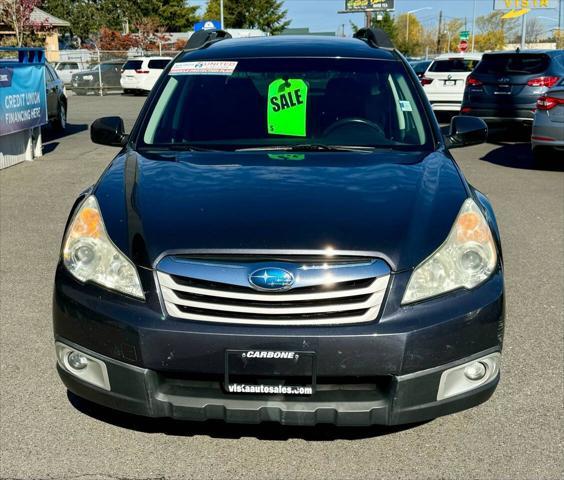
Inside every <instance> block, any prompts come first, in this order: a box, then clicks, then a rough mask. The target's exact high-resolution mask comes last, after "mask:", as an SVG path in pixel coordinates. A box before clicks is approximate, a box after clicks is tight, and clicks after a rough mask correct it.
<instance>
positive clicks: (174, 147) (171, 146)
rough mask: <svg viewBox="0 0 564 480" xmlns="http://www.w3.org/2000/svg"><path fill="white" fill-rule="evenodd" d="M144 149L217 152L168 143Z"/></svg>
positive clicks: (184, 144) (147, 146) (186, 144)
mask: <svg viewBox="0 0 564 480" xmlns="http://www.w3.org/2000/svg"><path fill="white" fill-rule="evenodd" d="M143 148H144V149H147V150H169V151H174V152H217V151H218V150H214V149H213V148H205V147H198V146H195V145H190V144H189V143H166V144H162V143H161V144H158V145H145V146H143Z"/></svg>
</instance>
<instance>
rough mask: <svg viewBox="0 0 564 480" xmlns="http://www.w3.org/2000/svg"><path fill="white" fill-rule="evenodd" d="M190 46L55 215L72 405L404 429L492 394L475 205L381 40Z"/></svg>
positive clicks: (490, 224) (495, 255) (101, 128)
mask: <svg viewBox="0 0 564 480" xmlns="http://www.w3.org/2000/svg"><path fill="white" fill-rule="evenodd" d="M227 37H228V34H226V33H225V32H222V31H203V30H202V33H197V34H194V35H193V36H192V38H191V40H190V43H189V44H188V50H186V51H185V52H183V53H181V54H179V55H178V56H177V57H176V58H175V59H174V60H173V61H172V62H171V64H170V65H169V66H167V68H166V69H165V70H164V72H163V74H162V75H161V77H160V79H159V80H158V82H157V84H156V85H155V87H154V88H153V90H152V92H151V94H150V95H149V97H148V99H147V101H146V103H145V105H144V107H143V109H142V111H141V113H140V115H139V118H138V120H137V122H136V124H135V126H134V128H133V130H132V131H131V133H130V134H129V135H128V134H126V133H125V132H124V128H123V121H122V120H121V119H120V118H118V117H106V118H102V119H98V120H97V121H96V122H94V124H93V125H92V127H91V137H92V140H93V141H94V142H97V143H100V144H104V145H114V146H117V147H120V148H121V150H120V152H119V153H118V154H117V156H116V157H115V158H114V159H113V161H112V162H111V163H110V165H109V166H108V168H107V169H106V171H105V172H104V173H103V174H102V176H101V177H100V179H99V180H98V181H97V182H96V184H95V185H93V186H91V187H90V188H88V189H87V190H85V191H84V192H83V193H82V195H80V197H79V198H78V199H77V201H76V203H75V205H74V207H73V208H72V211H71V213H70V216H69V220H68V224H67V227H66V233H65V235H64V239H63V245H62V250H61V258H60V262H59V264H58V267H57V273H56V278H55V291H54V305H53V318H54V333H55V348H56V352H57V359H58V367H57V368H58V371H59V374H60V376H61V378H62V380H63V382H64V383H65V385H66V386H67V388H68V389H69V390H71V391H72V392H74V393H75V394H76V395H78V396H80V397H84V398H86V399H89V400H91V401H93V402H96V403H99V404H102V405H106V406H109V407H111V408H115V409H118V410H123V411H126V412H130V413H135V414H140V415H146V416H152V417H175V418H182V419H190V420H205V419H224V420H226V421H230V422H262V421H276V422H281V423H284V424H296V425H306V424H316V423H335V424H341V425H345V424H347V425H368V424H376V423H378V424H398V423H407V422H417V421H421V420H424V419H429V418H433V417H437V416H439V415H445V414H448V413H452V412H456V411H458V410H462V409H465V408H469V407H472V406H475V405H478V404H479V403H481V402H484V401H485V400H487V399H488V398H489V397H490V396H491V395H492V393H493V392H494V390H495V388H496V385H497V383H498V381H499V366H500V359H501V344H502V337H503V329H504V286H503V285H504V283H503V263H502V257H501V247H500V242H499V233H498V229H497V225H496V220H495V216H494V213H493V210H492V207H491V205H490V202H489V201H488V199H487V198H486V197H485V196H484V195H483V194H481V193H480V192H478V191H477V190H476V189H474V188H473V187H472V186H471V185H470V184H469V183H468V182H467V181H466V179H465V178H464V175H463V174H462V172H461V171H460V169H459V168H458V166H457V165H456V163H455V162H454V160H453V159H452V157H451V155H450V153H449V151H448V148H454V147H460V146H464V145H472V144H476V143H480V142H482V141H484V139H485V137H486V135H487V128H486V126H485V124H484V122H483V121H482V120H480V119H478V118H473V117H454V118H453V120H452V123H451V128H450V133H449V134H448V135H446V136H445V137H443V136H442V134H441V131H440V128H439V125H438V124H437V122H436V120H435V117H434V115H433V112H432V110H431V107H430V105H429V103H428V102H427V100H426V99H425V94H424V92H423V90H422V88H421V86H420V84H419V81H418V79H417V76H416V75H415V73H414V72H413V70H412V69H411V67H410V66H409V65H408V64H407V62H406V60H405V59H404V58H403V57H402V56H401V55H400V54H399V53H398V52H397V51H395V50H394V49H393V48H389V47H390V46H391V45H390V44H389V43H388V41H386V39H385V38H383V37H382V35H381V33H380V32H374V31H372V30H361V31H360V32H358V34H357V38H354V39H341V38H339V39H335V38H325V37H283V36H282V37H268V38H255V39H238V40H235V39H228V38H227Z"/></svg>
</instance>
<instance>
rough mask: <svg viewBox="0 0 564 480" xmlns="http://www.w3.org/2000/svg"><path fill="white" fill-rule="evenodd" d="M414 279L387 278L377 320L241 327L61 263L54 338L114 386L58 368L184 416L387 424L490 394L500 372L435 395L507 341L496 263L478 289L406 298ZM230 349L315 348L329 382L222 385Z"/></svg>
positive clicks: (73, 382)
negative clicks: (304, 392)
mask: <svg viewBox="0 0 564 480" xmlns="http://www.w3.org/2000/svg"><path fill="white" fill-rule="evenodd" d="M140 276H141V277H142V282H143V284H144V285H147V284H148V283H149V282H150V281H151V279H153V276H152V274H151V273H150V272H140ZM143 277H144V278H143ZM408 279H409V272H405V273H401V274H395V275H392V279H391V281H390V288H389V291H388V294H387V299H386V300H385V304H384V310H383V312H382V314H381V316H380V318H379V319H377V320H376V321H374V322H371V323H366V324H358V325H342V326H323V327H304V326H300V327H288V326H286V327H274V326H250V325H244V326H243V325H224V324H208V323H206V322H192V321H187V320H179V319H175V318H172V317H168V316H166V315H163V311H162V308H161V306H160V303H159V300H158V297H157V295H156V293H151V292H152V291H153V289H150V290H149V293H148V294H147V302H146V303H144V302H139V301H136V300H133V299H128V298H127V297H124V296H122V295H118V294H115V293H112V292H109V291H106V290H103V289H101V288H100V287H97V286H95V285H88V284H86V285H82V284H80V283H78V282H77V281H76V280H74V279H73V278H72V277H71V276H70V275H69V274H68V273H67V272H66V270H65V269H64V268H62V267H59V268H58V270H57V277H56V282H55V292H54V331H55V339H56V340H57V341H59V342H62V343H64V344H66V345H69V346H71V347H73V348H76V349H77V350H79V351H82V352H85V353H87V354H89V355H91V356H93V357H95V358H98V359H101V360H102V361H104V363H105V364H106V365H107V369H108V376H109V381H110V385H111V390H109V391H107V390H104V389H100V388H98V387H95V386H92V385H89V384H88V383H86V382H84V381H82V380H80V379H79V378H77V377H76V376H74V375H72V374H70V373H69V371H68V370H66V369H64V368H61V366H60V365H59V373H60V375H61V378H62V379H63V381H64V383H65V385H66V386H67V388H68V389H69V390H71V391H72V392H74V393H75V394H77V395H78V396H81V397H84V398H86V399H89V400H91V401H93V402H95V403H99V404H102V405H106V406H108V407H111V408H115V409H118V410H123V411H126V412H130V413H134V414H139V415H146V416H151V417H174V418H182V419H188V420H206V419H224V420H226V421H228V422H251V423H256V422H261V421H269V420H272V421H277V422H280V423H283V424H296V425H306V424H308V425H313V424H316V423H334V424H339V425H369V424H388V425H392V424H400V423H409V422H417V421H423V420H426V419H430V418H434V417H437V416H440V415H446V414H449V413H453V412H456V411H459V410H463V409H466V408H470V407H472V406H475V405H477V404H479V403H482V402H484V401H486V400H487V399H488V398H489V397H490V396H491V395H492V393H493V391H494V390H495V387H496V385H497V382H498V380H499V376H496V377H495V378H493V379H492V380H491V381H490V382H488V383H487V384H484V385H482V386H480V387H478V388H476V389H473V390H472V391H470V392H467V393H463V394H460V395H457V396H455V397H452V398H448V399H445V400H440V401H437V392H438V388H439V382H440V378H441V374H442V372H443V371H445V370H446V369H449V368H452V367H453V366H455V365H460V364H462V363H465V362H467V361H470V360H472V359H475V358H478V357H481V356H483V355H486V354H488V353H491V352H497V351H500V350H501V343H502V337H503V328H504V293H503V276H502V271H501V267H500V269H499V270H498V271H497V272H496V273H495V274H494V275H493V276H492V277H491V278H490V279H489V280H488V281H486V282H485V283H484V284H482V285H481V286H479V287H477V288H476V289H474V290H472V291H459V292H453V293H451V294H449V295H445V296H443V297H442V298H436V299H433V300H429V301H426V302H421V303H420V304H415V305H411V306H404V307H402V306H401V305H400V302H401V297H402V295H403V291H404V289H405V285H406V284H407V281H408ZM154 291H156V288H155V289H154ZM227 349H241V350H289V351H304V350H308V351H314V352H315V354H316V358H317V384H318V386H320V385H321V386H323V388H321V389H320V390H319V389H318V391H316V393H314V394H313V395H312V396H310V397H289V396H272V395H269V396H252V395H248V394H241V395H237V394H227V393H225V392H224V390H223V386H222V378H223V376H224V373H225V351H226V350H227ZM359 384H360V385H362V387H361V388H360V389H358V388H357V387H354V385H359Z"/></svg>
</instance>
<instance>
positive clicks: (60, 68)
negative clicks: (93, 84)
mask: <svg viewBox="0 0 564 480" xmlns="http://www.w3.org/2000/svg"><path fill="white" fill-rule="evenodd" d="M87 68H88V64H87V63H86V62H82V61H74V60H65V61H61V62H57V63H55V65H54V69H55V71H56V72H57V75H59V78H60V79H61V80H62V81H63V82H64V84H65V85H70V84H71V80H72V76H73V74H75V73H78V72H82V71H84V70H86V69H87Z"/></svg>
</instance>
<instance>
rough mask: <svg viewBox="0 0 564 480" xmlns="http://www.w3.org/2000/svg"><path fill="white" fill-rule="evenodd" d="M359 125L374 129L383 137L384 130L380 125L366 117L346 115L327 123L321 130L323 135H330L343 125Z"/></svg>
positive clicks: (384, 134)
mask: <svg viewBox="0 0 564 480" xmlns="http://www.w3.org/2000/svg"><path fill="white" fill-rule="evenodd" d="M355 125H356V126H359V127H362V126H364V127H369V128H371V129H372V130H376V132H378V134H379V135H381V136H383V137H385V136H386V133H385V132H384V130H383V129H382V127H381V126H380V125H378V124H377V123H374V122H371V121H370V120H367V119H366V118H360V117H347V118H341V120H337V121H336V122H334V123H332V124H331V125H329V126H328V127H327V128H326V129H325V130H324V131H323V136H324V137H325V136H328V135H331V134H333V133H335V131H336V130H340V129H342V128H343V127H347V126H348V127H350V126H355Z"/></svg>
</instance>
